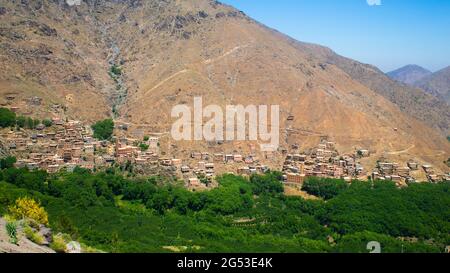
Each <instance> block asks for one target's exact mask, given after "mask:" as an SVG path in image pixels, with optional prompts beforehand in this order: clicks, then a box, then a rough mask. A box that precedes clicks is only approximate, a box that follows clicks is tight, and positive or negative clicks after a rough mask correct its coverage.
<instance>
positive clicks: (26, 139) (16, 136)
mask: <svg viewBox="0 0 450 273" xmlns="http://www.w3.org/2000/svg"><path fill="white" fill-rule="evenodd" d="M52 121H53V125H52V126H51V127H50V128H45V126H43V125H40V126H37V128H36V130H32V131H31V130H19V131H9V132H6V133H3V134H2V135H1V137H2V139H4V140H5V141H6V143H7V145H8V148H9V151H10V153H11V154H14V155H16V157H17V158H18V160H17V162H16V167H18V168H23V167H26V168H28V169H31V170H33V169H43V170H46V171H48V172H49V173H55V172H58V171H60V170H63V169H64V170H66V171H68V172H72V171H73V170H74V169H75V168H76V167H77V166H78V167H81V168H85V169H89V170H95V169H96V168H101V167H105V166H111V164H113V163H118V164H122V163H125V162H130V163H132V164H136V165H146V164H155V165H157V164H159V156H158V139H157V138H148V140H145V141H143V142H141V144H144V145H145V147H146V149H145V151H143V149H142V148H140V147H138V146H136V145H134V144H131V143H135V142H136V141H135V140H130V139H116V140H115V142H114V143H113V144H111V143H110V142H108V141H99V140H96V139H95V138H93V136H92V130H91V128H90V127H89V126H84V125H83V124H82V123H81V122H80V121H67V122H66V121H63V120H61V119H58V118H54V119H53V120H52Z"/></svg>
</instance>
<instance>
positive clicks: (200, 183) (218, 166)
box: [162, 152, 269, 189]
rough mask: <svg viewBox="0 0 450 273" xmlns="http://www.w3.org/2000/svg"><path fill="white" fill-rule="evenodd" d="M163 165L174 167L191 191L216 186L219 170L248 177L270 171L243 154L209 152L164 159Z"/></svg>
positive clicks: (251, 157) (255, 159) (253, 157)
mask: <svg viewBox="0 0 450 273" xmlns="http://www.w3.org/2000/svg"><path fill="white" fill-rule="evenodd" d="M162 165H163V166H166V167H172V169H173V170H176V171H177V172H178V173H179V174H180V175H181V177H183V179H184V180H185V181H186V186H187V187H188V188H191V189H204V188H207V187H208V186H209V185H211V186H214V183H213V178H214V177H215V175H216V173H217V170H224V169H232V170H234V171H232V172H228V173H232V174H238V175H244V176H248V175H251V174H257V173H264V172H266V171H268V170H269V168H268V167H267V166H264V165H261V164H260V162H259V159H258V157H256V156H253V155H249V156H243V155H241V154H236V153H234V154H227V153H214V154H210V153H208V152H192V153H191V154H190V157H189V158H188V159H185V160H182V159H162Z"/></svg>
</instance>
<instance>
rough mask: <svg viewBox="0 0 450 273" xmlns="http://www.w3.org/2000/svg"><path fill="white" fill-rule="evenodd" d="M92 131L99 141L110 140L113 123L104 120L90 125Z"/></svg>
mask: <svg viewBox="0 0 450 273" xmlns="http://www.w3.org/2000/svg"><path fill="white" fill-rule="evenodd" d="M92 129H93V130H94V137H95V138H97V139H99V140H108V139H111V137H112V135H113V132H114V121H113V120H112V119H105V120H102V121H99V122H97V123H95V124H94V125H92Z"/></svg>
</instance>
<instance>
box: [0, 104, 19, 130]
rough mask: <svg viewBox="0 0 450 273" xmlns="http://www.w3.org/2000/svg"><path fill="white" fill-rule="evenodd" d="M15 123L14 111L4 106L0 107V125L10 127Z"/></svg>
mask: <svg viewBox="0 0 450 273" xmlns="http://www.w3.org/2000/svg"><path fill="white" fill-rule="evenodd" d="M14 124H16V113H14V112H12V111H11V110H9V109H6V108H0V127H2V128H5V127H10V126H13V125H14Z"/></svg>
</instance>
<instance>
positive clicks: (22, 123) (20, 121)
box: [16, 116, 27, 128]
mask: <svg viewBox="0 0 450 273" xmlns="http://www.w3.org/2000/svg"><path fill="white" fill-rule="evenodd" d="M26 122H27V118H26V117H24V116H19V117H17V120H16V124H17V126H19V127H20V128H24V127H25V125H26Z"/></svg>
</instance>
